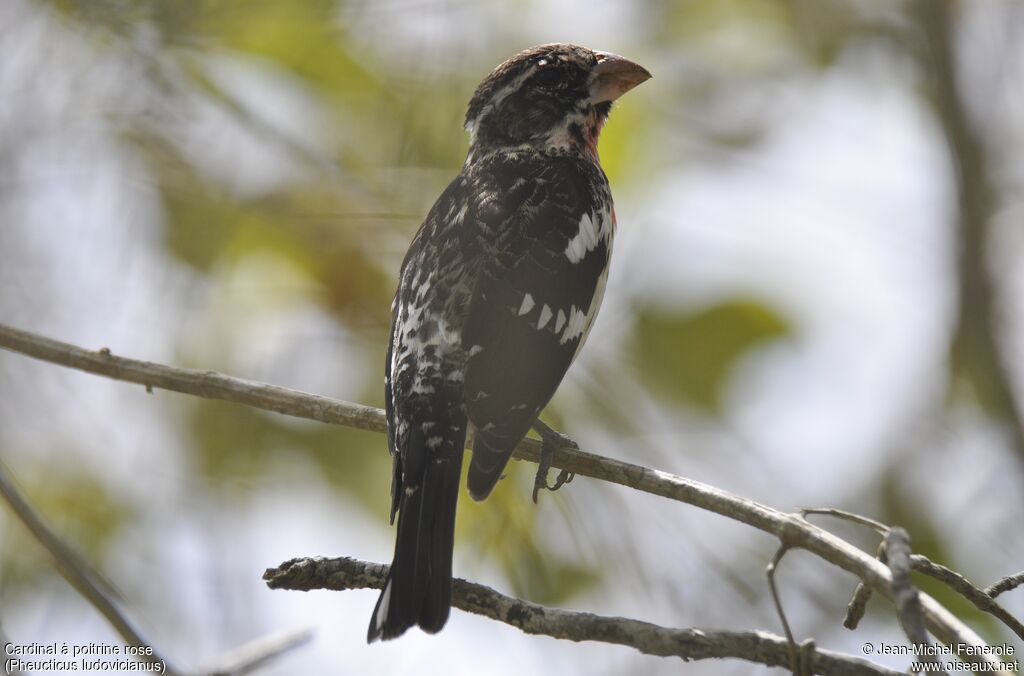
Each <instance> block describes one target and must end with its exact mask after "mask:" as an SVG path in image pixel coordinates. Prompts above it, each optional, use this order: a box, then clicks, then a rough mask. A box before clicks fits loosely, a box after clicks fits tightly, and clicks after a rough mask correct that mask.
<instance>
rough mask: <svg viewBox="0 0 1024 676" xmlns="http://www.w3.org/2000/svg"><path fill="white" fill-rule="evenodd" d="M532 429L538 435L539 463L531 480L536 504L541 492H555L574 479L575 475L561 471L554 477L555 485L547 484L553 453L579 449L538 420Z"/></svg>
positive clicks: (567, 438)
mask: <svg viewBox="0 0 1024 676" xmlns="http://www.w3.org/2000/svg"><path fill="white" fill-rule="evenodd" d="M534 429H535V430H537V433H538V434H540V462H539V463H538V466H537V474H536V476H535V477H534V479H533V502H534V504H536V503H537V496H538V495H540V492H541V490H549V491H557V490H558V489H559V488H561V487H562V486H564V485H565V484H567V483H569V482H571V481H572V480H573V479H574V478H575V477H576V474H575V473H573V472H570V471H569V470H567V469H563V470H561V471H560V472H559V473H558V476H557V477H555V483H553V484H549V483H548V470H549V469H551V462H552V460H554V457H555V452H556V451H557V450H558V449H560V448H571V449H573V450H576V449H579V445H578V444H577V443H576V442H575V441H573V440H572V439H570V438H569V437H568V436H566V435H564V434H562V433H561V432H558V431H556V430H554V429H552V428H550V427H548V426H547V425H546V424H544V423H542V422H541V421H539V420H538V421H537V424H536V425H535V426H534Z"/></svg>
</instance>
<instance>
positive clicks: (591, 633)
mask: <svg viewBox="0 0 1024 676" xmlns="http://www.w3.org/2000/svg"><path fill="white" fill-rule="evenodd" d="M387 572H388V566H386V565H383V564H378V563H370V562H367V561H359V560H356V559H350V558H337V559H327V558H323V557H315V558H301V559H292V560H290V561H286V562H284V563H282V564H281V565H280V566H278V567H277V568H271V569H268V570H267V572H266V573H264V575H263V579H264V580H266V581H267V585H268V586H269V587H270V588H272V589H293V590H301V591H309V590H312V589H334V590H347V589H367V588H370V589H380V587H381V586H382V585H383V583H384V580H385V578H386V576H387ZM452 605H454V606H455V607H456V608H460V609H462V610H465V611H467V612H471V613H475V614H477V615H483V616H484V617H489V618H491V619H494V620H497V621H499V622H504V623H506V624H509V625H511V626H513V627H516V628H518V629H520V630H521V631H523V632H525V633H527V634H539V635H544V636H552V637H554V638H559V639H565V640H570V641H601V642H604V643H613V644H617V645H624V646H628V647H631V648H634V649H636V650H638V651H640V652H642V653H644V654H647V655H658V656H662V657H680V658H682V659H684V660H704V659H711V658H738V659H744V660H748V661H751V662H757V663H760V664H764V665H768V666H775V667H786V666H787V665H788V664H789V646H788V642H787V641H786V639H785V638H783V637H781V636H773V635H771V634H768V633H765V632H761V631H756V632H735V631H717V630H707V629H669V628H665V627H660V626H658V625H655V624H651V623H649V622H641V621H639V620H631V619H627V618H623V617H607V616H601V615H593V614H591V613H579V612H572V611H568V610H558V609H554V608H547V607H544V606H541V605H537V604H535V603H529V602H527V601H522V600H519V599H515V598H511V597H508V596H505V595H503V594H500V593H498V592H496V591H495V590H493V589H491V588H490V587H485V586H483V585H480V584H476V583H473V582H467V581H465V580H460V579H456V580H454V581H453V584H452ZM808 659H809V661H810V666H811V668H812V669H813V672H814V673H821V674H898V673H899V672H897V671H894V670H892V669H888V668H886V667H883V666H880V665H876V664H873V663H871V662H868V661H866V660H863V659H861V658H859V657H854V656H851V655H842V654H839V653H834V652H831V651H827V650H817V649H816V650H814V652H813V654H812V655H809V658H808Z"/></svg>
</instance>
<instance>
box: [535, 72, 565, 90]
mask: <svg viewBox="0 0 1024 676" xmlns="http://www.w3.org/2000/svg"><path fill="white" fill-rule="evenodd" d="M561 79H562V73H561V72H559V70H558V69H557V68H551V67H547V68H543V67H542V68H540V69H539V70H538V71H537V74H536V75H534V76H533V82H534V83H535V84H537V85H538V86H540V87H544V88H546V89H549V88H552V87H554V86H556V85H557V84H558V83H559V82H560V81H561Z"/></svg>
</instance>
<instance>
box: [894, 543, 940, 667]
mask: <svg viewBox="0 0 1024 676" xmlns="http://www.w3.org/2000/svg"><path fill="white" fill-rule="evenodd" d="M910 554H911V553H910V534H909V533H908V532H907V531H906V530H905V529H903V528H900V527H899V526H896V527H893V528H890V529H889V532H888V533H886V534H885V557H886V561H887V562H888V564H889V570H891V571H892V586H893V590H894V591H895V592H896V608H897V610H898V611H899V620H900V626H901V627H903V631H904V633H906V635H907V638H909V639H910V643H911V644H912V645H913V646H914V655H915V656H916V657H918V658H921V659H923V660H924V661H926V662H928V663H930V664H932V665H933V669H932V670H931V672H930V673H938V674H945V673H946V670H945V669H944V668H943V666H942V664H941V663H940V662H939V660H938V658H937V657H936V656H935V654H934V653H933V652H932V651H930V650H929V649H928V648H929V647H930V646H931V641H930V640H929V639H928V632H927V631H926V630H925V628H924V618H923V617H922V615H921V598H920V594H919V592H918V591H917V588H916V587H914V585H913V583H912V582H911V581H910Z"/></svg>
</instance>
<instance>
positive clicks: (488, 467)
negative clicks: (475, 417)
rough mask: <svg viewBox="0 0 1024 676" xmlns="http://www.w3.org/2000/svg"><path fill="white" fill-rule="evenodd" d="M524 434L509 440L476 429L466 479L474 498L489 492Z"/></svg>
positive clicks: (482, 496)
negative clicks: (471, 457) (471, 458)
mask: <svg viewBox="0 0 1024 676" xmlns="http://www.w3.org/2000/svg"><path fill="white" fill-rule="evenodd" d="M525 434H526V432H525V431H524V432H523V434H520V435H519V436H518V437H515V438H514V440H512V441H510V440H509V439H507V438H505V437H500V436H497V435H491V434H488V433H487V432H483V431H480V430H478V431H477V433H476V436H474V437H473V460H472V462H470V463H469V476H468V477H467V481H466V483H467V488H468V489H469V494H470V496H471V497H472V498H473V499H474V500H476V501H477V502H479V501H480V500H483V499H485V498H486V497H487V496H488V495H490V494H491V491H493V490H494V486H495V485H496V484H497V483H498V479H500V478H501V473H502V472H504V471H505V466H506V465H507V464H508V460H509V458H511V457H512V451H513V449H515V447H516V444H518V443H519V440H520V439H522V437H523V436H524V435H525Z"/></svg>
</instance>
